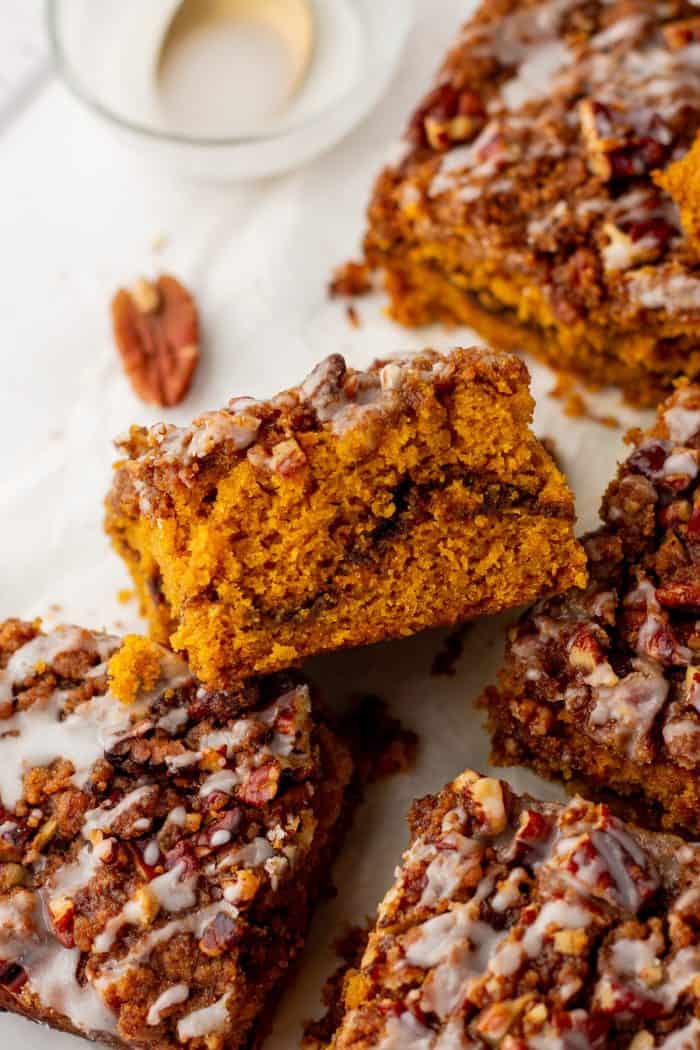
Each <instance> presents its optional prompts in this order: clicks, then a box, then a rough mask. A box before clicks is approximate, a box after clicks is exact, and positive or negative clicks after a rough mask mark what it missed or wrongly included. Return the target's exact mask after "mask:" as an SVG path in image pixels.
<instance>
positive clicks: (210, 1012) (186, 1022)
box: [177, 992, 231, 1043]
mask: <svg viewBox="0 0 700 1050" xmlns="http://www.w3.org/2000/svg"><path fill="white" fill-rule="evenodd" d="M230 998H231V992H226V993H225V994H224V995H222V996H221V998H220V999H217V1001H216V1002H215V1003H212V1005H211V1006H204V1007H202V1008H201V1009H200V1010H193V1011H192V1013H191V1014H186V1015H185V1017H182V1018H181V1019H180V1020H179V1021H178V1023H177V1037H178V1039H179V1040H180V1042H181V1043H185V1042H187V1040H188V1039H202V1038H203V1037H204V1036H205V1035H214V1034H215V1033H216V1032H223V1031H224V1030H225V1029H226V1027H227V1025H228V1021H229V1013H228V1001H229V999H230Z"/></svg>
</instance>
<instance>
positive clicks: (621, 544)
mask: <svg viewBox="0 0 700 1050" xmlns="http://www.w3.org/2000/svg"><path fill="white" fill-rule="evenodd" d="M634 440H635V448H634V451H633V452H632V453H631V455H630V456H629V458H628V459H627V461H626V462H625V463H623V465H622V466H621V468H620V471H619V474H618V478H617V480H616V481H615V482H613V484H612V485H611V486H610V488H609V490H608V493H607V495H606V497H605V500H604V503H603V512H602V513H603V520H604V525H603V527H602V528H601V529H599V530H598V531H597V532H594V533H592V534H591V535H590V536H588V537H587V538H586V539H585V540H584V547H585V549H586V552H587V555H588V559H589V567H590V573H591V583H590V584H589V586H588V587H587V588H586V589H585V590H583V591H581V590H572V591H569V592H568V593H567V594H565V595H563V596H560V597H557V598H553V599H551V600H549V601H546V602H543V603H540V604H539V605H537V606H536V607H535V608H534V609H533V610H532V611H531V612H530V613H529V614H528V615H526V616H525V618H524V619H523V620H522V621H521V623H520V624H519V625H518V626H517V627H516V628H515V629H514V631H513V632H512V636H511V641H510V658H511V660H512V662H513V672H512V673H513V674H514V675H516V676H519V677H520V678H521V680H522V681H523V682H524V683H525V689H526V692H527V694H528V695H529V696H531V697H533V698H536V699H537V700H540V701H542V702H544V703H546V704H547V705H551V706H552V709H553V710H554V711H557V712H559V711H561V709H562V707H563V709H564V712H565V716H566V718H567V720H570V721H571V722H576V724H577V725H579V726H581V727H582V728H583V729H584V731H585V732H586V734H588V736H589V737H591V738H592V739H594V740H596V741H598V742H600V743H602V744H604V745H605V746H606V747H607V748H609V749H610V750H611V752H612V753H617V754H618V755H620V757H622V758H625V759H629V760H631V761H633V762H635V763H638V764H641V765H642V766H648V765H650V764H651V763H654V762H656V761H657V760H659V759H662V760H671V761H673V762H674V763H676V764H677V765H678V766H680V767H681V768H682V769H685V770H692V771H694V770H696V769H697V768H698V763H699V761H700V758H699V755H700V752H699V751H698V743H699V742H700V631H699V630H698V627H699V623H698V616H699V615H700V577H699V576H698V568H697V563H698V552H699V551H700V546H699V544H700V524H699V523H700V484H699V473H700V467H699V464H700V388H698V387H696V386H685V387H681V388H680V389H679V390H678V391H677V392H676V393H675V394H674V395H673V396H672V397H671V398H670V399H669V400H668V401H667V402H666V403H665V405H664V406H662V408H661V410H660V412H659V416H658V422H657V424H656V426H655V427H654V429H653V430H652V431H650V432H648V433H646V434H642V433H640V432H637V434H636V435H635V436H634ZM696 685H697V686H698V689H697V690H696ZM696 692H697V695H696Z"/></svg>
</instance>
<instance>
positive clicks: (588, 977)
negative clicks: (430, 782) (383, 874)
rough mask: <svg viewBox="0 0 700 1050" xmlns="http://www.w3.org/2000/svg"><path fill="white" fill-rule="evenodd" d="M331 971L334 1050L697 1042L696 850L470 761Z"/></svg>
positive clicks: (540, 1049) (672, 1046) (422, 807)
mask: <svg viewBox="0 0 700 1050" xmlns="http://www.w3.org/2000/svg"><path fill="white" fill-rule="evenodd" d="M410 823H411V832H412V835H411V845H410V849H408V851H407V852H406V853H405V854H404V856H403V859H402V862H401V864H400V866H399V867H398V868H397V870H396V881H395V882H394V884H393V886H392V888H391V889H390V890H389V892H388V893H387V895H386V897H385V898H384V900H383V901H382V903H381V904H380V906H379V910H378V913H377V918H376V922H375V925H374V927H373V928H372V930H371V932H370V934H369V940H368V943H367V947H366V950H365V952H364V956H363V958H362V960H361V963H360V966H359V967H358V968H357V969H354V970H351V971H349V973H348V974H347V975H346V978H345V982H344V996H343V998H344V1007H345V1014H344V1017H343V1020H342V1022H341V1024H340V1026H339V1028H338V1029H337V1031H336V1033H335V1035H334V1037H333V1039H332V1041H331V1044H330V1045H331V1046H332V1048H333V1050H370V1048H376V1050H487V1048H489V1047H501V1048H502V1050H613V1048H619V1050H662V1048H663V1050H696V1048H697V1047H698V1046H700V1019H699V1018H698V1016H697V1015H698V1013H699V1009H698V990H699V989H700V935H699V934H698V907H699V904H700V847H698V846H697V845H695V846H689V845H686V844H685V843H683V842H682V841H681V840H680V839H677V838H675V837H673V836H670V835H662V834H652V833H649V832H646V831H642V830H640V829H639V828H636V827H633V826H631V825H627V824H625V823H623V822H622V821H620V820H618V819H617V818H616V817H614V816H613V815H611V813H610V812H609V810H608V809H607V808H606V807H605V806H598V805H594V804H593V803H591V802H587V801H585V800H584V799H582V798H576V799H574V800H572V801H571V802H570V803H569V804H568V805H566V806H562V805H557V804H554V803H543V802H537V801H533V800H532V799H530V798H527V797H522V798H521V797H517V796H515V795H513V794H512V793H511V791H510V789H509V788H508V786H507V784H505V783H504V782H502V781H498V780H493V779H490V778H484V777H480V776H478V774H476V773H472V772H471V771H467V772H466V773H463V774H462V775H461V776H459V777H457V779H456V780H454V781H453V782H452V783H451V784H448V785H447V787H446V788H445V789H444V790H443V791H441V792H440V793H439V794H438V795H435V796H428V797H427V798H424V799H421V800H420V801H419V802H417V803H415V805H414V808H413V811H412V814H411V820H410Z"/></svg>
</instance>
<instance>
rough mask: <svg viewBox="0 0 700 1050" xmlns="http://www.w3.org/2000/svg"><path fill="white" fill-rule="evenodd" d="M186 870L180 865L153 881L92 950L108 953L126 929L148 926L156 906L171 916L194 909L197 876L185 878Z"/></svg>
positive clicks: (110, 924)
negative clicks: (152, 908) (126, 927)
mask: <svg viewBox="0 0 700 1050" xmlns="http://www.w3.org/2000/svg"><path fill="white" fill-rule="evenodd" d="M184 870H185V866H184V863H180V864H177V865H176V866H175V867H174V868H172V869H171V870H170V871H166V872H164V873H163V874H162V875H158V876H157V877H156V878H155V879H151V881H150V882H149V883H147V884H146V886H144V887H142V888H141V890H140V891H139V892H138V893H137V894H136V896H135V897H132V898H131V900H128V901H127V902H126V904H125V905H124V907H123V908H122V910H121V911H120V912H118V914H117V915H114V916H113V917H112V918H111V919H110V920H109V921H108V922H107V925H106V926H105V928H104V930H103V931H102V932H101V933H99V934H98V935H97V937H95V939H94V941H93V944H92V947H93V950H94V951H96V952H98V953H100V954H101V953H103V952H108V951H109V950H110V949H111V948H112V947H113V946H114V942H115V941H116V939H117V937H118V936H119V933H120V931H121V930H122V929H123V928H124V927H125V926H139V925H145V924H146V923H147V922H148V921H149V919H150V917H151V916H150V913H149V908H150V907H153V906H154V905H157V907H158V908H162V909H163V910H164V911H168V912H178V911H184V910H185V908H191V907H192V906H193V905H194V904H195V903H196V900H197V894H196V889H197V882H198V875H197V874H196V873H194V874H192V875H189V876H187V878H183V874H184Z"/></svg>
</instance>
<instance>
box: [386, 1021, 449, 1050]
mask: <svg viewBox="0 0 700 1050" xmlns="http://www.w3.org/2000/svg"><path fill="white" fill-rule="evenodd" d="M434 1046H435V1033H434V1032H433V1031H431V1029H430V1028H426V1027H425V1025H423V1024H421V1023H420V1021H419V1020H418V1019H417V1018H415V1017H414V1016H413V1014H411V1013H408V1011H406V1012H405V1013H402V1014H400V1015H399V1016H398V1017H396V1016H394V1015H393V1014H392V1015H391V1016H390V1017H389V1018H388V1019H387V1022H386V1025H385V1026H384V1032H383V1033H382V1037H381V1039H380V1040H379V1042H378V1043H377V1050H434Z"/></svg>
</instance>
